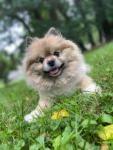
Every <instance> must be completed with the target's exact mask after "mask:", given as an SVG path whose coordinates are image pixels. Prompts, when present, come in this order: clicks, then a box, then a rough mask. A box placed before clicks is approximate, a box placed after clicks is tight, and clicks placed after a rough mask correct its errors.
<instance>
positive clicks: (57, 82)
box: [23, 27, 101, 122]
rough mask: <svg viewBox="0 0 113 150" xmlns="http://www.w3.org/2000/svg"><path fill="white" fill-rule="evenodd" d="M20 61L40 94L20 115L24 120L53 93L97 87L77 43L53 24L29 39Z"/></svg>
mask: <svg viewBox="0 0 113 150" xmlns="http://www.w3.org/2000/svg"><path fill="white" fill-rule="evenodd" d="M23 62H24V70H25V75H26V80H27V82H28V84H29V85H30V86H32V87H33V88H34V89H35V90H36V91H37V92H38V93H39V97H40V98H39V102H38V106H37V107H36V109H35V110H33V111H32V112H31V113H30V114H28V115H26V116H25V117H24V119H25V121H27V122H32V121H33V120H34V119H35V118H37V117H38V116H40V115H41V114H42V113H43V110H44V109H45V108H48V107H51V106H52V104H53V103H54V100H55V97H56V96H60V95H69V94H72V93H73V92H74V91H75V90H76V89H81V91H83V92H88V93H89V92H91V93H94V92H100V90H101V89H100V87H99V86H97V85H96V83H95V82H94V81H93V80H92V79H91V78H90V77H89V76H88V75H87V73H88V70H89V69H88V66H87V65H86V63H85V61H84V58H83V55H82V54H81V51H80V50H79V48H78V46H77V45H76V44H75V43H73V42H72V41H70V40H67V39H65V38H64V37H63V36H62V35H61V33H60V32H59V31H58V30H56V29H55V28H53V27H52V28H50V29H49V31H48V32H47V33H46V34H45V36H44V37H43V38H34V39H32V41H31V43H30V45H29V46H28V48H27V50H26V53H25V57H24V61H23Z"/></svg>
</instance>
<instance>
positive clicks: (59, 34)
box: [45, 27, 62, 37]
mask: <svg viewBox="0 0 113 150" xmlns="http://www.w3.org/2000/svg"><path fill="white" fill-rule="evenodd" d="M50 35H54V36H60V37H62V34H61V32H60V31H59V30H57V29H55V28H54V27H51V28H50V29H49V30H48V32H47V33H46V34H45V36H46V37H48V36H50Z"/></svg>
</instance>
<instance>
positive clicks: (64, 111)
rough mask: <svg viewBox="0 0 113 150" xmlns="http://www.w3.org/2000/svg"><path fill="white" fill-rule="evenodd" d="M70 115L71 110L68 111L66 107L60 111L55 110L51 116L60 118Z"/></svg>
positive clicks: (56, 118)
mask: <svg viewBox="0 0 113 150" xmlns="http://www.w3.org/2000/svg"><path fill="white" fill-rule="evenodd" d="M68 116H69V112H68V111H66V110H65V109H62V110H60V111H57V112H56V111H55V112H54V113H53V114H52V116H51V119H52V120H58V119H61V118H63V117H68Z"/></svg>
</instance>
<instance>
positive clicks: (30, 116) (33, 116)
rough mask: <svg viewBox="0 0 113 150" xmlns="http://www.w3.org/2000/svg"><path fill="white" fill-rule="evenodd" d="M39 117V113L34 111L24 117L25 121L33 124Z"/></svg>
mask: <svg viewBox="0 0 113 150" xmlns="http://www.w3.org/2000/svg"><path fill="white" fill-rule="evenodd" d="M38 116H39V112H38V111H36V110H34V111H32V112H31V113H30V114H27V115H26V116H25V117H24V120H25V121H26V122H28V123H31V122H33V121H35V119H36V118H37V117H38Z"/></svg>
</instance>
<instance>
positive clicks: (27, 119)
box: [24, 114, 33, 123]
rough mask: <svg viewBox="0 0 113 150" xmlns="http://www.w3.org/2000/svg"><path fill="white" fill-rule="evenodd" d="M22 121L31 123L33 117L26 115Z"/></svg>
mask: <svg viewBox="0 0 113 150" xmlns="http://www.w3.org/2000/svg"><path fill="white" fill-rule="evenodd" d="M24 120H25V121H26V122H28V123H30V122H32V121H33V117H32V115H31V114H28V115H26V116H25V117H24Z"/></svg>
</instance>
